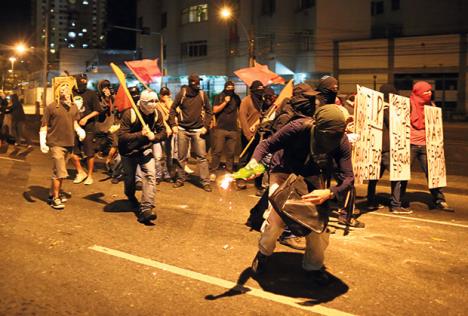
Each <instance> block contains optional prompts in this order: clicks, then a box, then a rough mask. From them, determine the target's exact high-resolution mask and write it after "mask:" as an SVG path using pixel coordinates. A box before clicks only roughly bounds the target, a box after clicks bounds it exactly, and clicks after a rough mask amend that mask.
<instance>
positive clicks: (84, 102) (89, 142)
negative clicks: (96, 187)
mask: <svg viewBox="0 0 468 316" xmlns="http://www.w3.org/2000/svg"><path fill="white" fill-rule="evenodd" d="M76 81H77V85H78V89H76V90H74V91H73V103H75V104H76V106H77V107H78V111H79V112H80V115H81V118H80V120H79V122H78V123H79V124H80V126H81V127H82V128H83V129H84V130H85V132H86V138H85V139H84V140H83V141H79V140H78V141H77V142H76V143H75V148H74V150H73V151H74V153H73V155H72V161H73V164H74V165H75V168H76V171H77V174H76V178H75V180H73V183H75V184H78V183H81V182H83V181H84V184H86V185H90V184H93V171H94V159H95V154H96V149H97V146H96V143H95V137H96V127H95V122H96V117H97V116H98V115H99V113H100V112H101V111H102V109H101V105H100V103H99V99H98V96H97V94H96V92H95V91H92V90H89V89H87V88H86V87H87V85H88V76H87V75H86V74H81V75H78V76H76ZM81 156H83V158H86V159H87V164H88V173H86V172H85V171H84V169H83V167H82V166H81V162H80V160H81Z"/></svg>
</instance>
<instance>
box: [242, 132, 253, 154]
mask: <svg viewBox="0 0 468 316" xmlns="http://www.w3.org/2000/svg"><path fill="white" fill-rule="evenodd" d="M254 138H255V135H254V136H252V138H251V139H250V140H249V142H248V143H247V145H246V146H245V148H244V150H242V152H241V154H240V155H239V158H242V156H244V155H245V152H246V151H247V149H249V147H250V145H252V143H253V141H254Z"/></svg>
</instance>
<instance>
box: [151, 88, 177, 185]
mask: <svg viewBox="0 0 468 316" xmlns="http://www.w3.org/2000/svg"><path fill="white" fill-rule="evenodd" d="M172 103H173V101H172V98H171V91H170V90H169V88H167V87H161V89H160V90H159V101H158V103H157V104H156V108H157V109H158V111H159V112H160V113H161V114H162V116H163V122H164V126H165V127H166V134H167V138H166V140H164V141H162V142H160V143H156V144H155V145H154V148H153V151H154V158H155V159H156V184H159V183H160V182H161V181H168V182H173V180H172V177H173V176H172V174H173V173H174V172H173V161H172V157H173V153H172V147H173V146H172V145H173V144H172V142H173V135H172V130H171V127H170V126H169V123H168V121H169V111H170V109H171V106H172Z"/></svg>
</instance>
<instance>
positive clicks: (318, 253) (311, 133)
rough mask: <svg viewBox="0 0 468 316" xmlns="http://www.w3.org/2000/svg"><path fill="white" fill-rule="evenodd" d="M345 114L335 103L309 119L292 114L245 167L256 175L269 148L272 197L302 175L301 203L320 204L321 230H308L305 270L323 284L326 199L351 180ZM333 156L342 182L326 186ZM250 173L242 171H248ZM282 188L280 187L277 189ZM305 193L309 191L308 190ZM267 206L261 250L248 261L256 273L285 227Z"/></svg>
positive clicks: (325, 279)
mask: <svg viewBox="0 0 468 316" xmlns="http://www.w3.org/2000/svg"><path fill="white" fill-rule="evenodd" d="M344 131H345V118H344V115H343V113H342V111H340V110H339V108H338V106H337V105H335V104H328V105H324V106H322V107H320V108H318V109H317V111H316V113H315V115H314V120H312V119H310V118H299V119H296V120H294V121H292V122H290V123H288V124H286V125H285V126H284V127H282V128H281V129H280V130H279V131H278V132H277V133H275V134H274V135H273V136H271V137H270V138H268V139H267V140H265V141H263V142H261V143H260V144H259V145H258V147H257V148H256V149H255V152H254V154H253V156H252V159H251V160H250V162H249V163H248V165H247V166H246V167H245V168H246V169H247V171H248V170H253V171H252V173H251V174H254V176H257V174H255V170H259V169H260V170H261V168H258V161H261V160H262V159H263V158H264V157H265V156H266V155H268V154H269V153H271V154H273V157H272V161H271V166H270V191H269V194H270V201H272V199H271V198H272V195H274V193H275V191H276V190H277V189H278V188H279V187H280V186H281V185H282V184H283V183H284V182H285V181H286V180H287V179H288V177H290V175H296V176H302V177H303V178H304V180H305V182H306V183H307V188H306V190H305V192H306V193H305V194H303V195H302V196H301V197H299V202H302V203H306V204H307V202H309V203H308V205H311V204H313V205H315V206H316V208H317V210H318V209H321V212H320V213H321V214H324V215H321V217H322V219H323V221H322V223H323V226H324V227H323V229H322V230H321V233H317V232H315V231H311V232H310V233H309V234H308V235H306V249H305V255H304V258H303V264H302V266H303V269H304V270H305V271H306V275H307V276H308V277H310V278H311V279H312V281H313V282H314V283H317V284H319V285H324V284H327V283H328V282H329V276H328V274H327V273H326V272H325V267H324V252H325V249H326V247H327V246H328V240H329V232H328V230H327V229H326V223H327V222H328V213H329V211H330V209H329V208H328V205H327V204H328V203H327V201H328V200H330V199H334V198H335V197H337V196H342V195H343V194H346V192H347V191H348V190H349V189H350V188H351V187H352V185H353V182H354V175H353V169H352V165H351V146H350V144H349V141H348V138H347V137H346V136H345V134H344ZM331 159H333V160H335V162H336V164H337V169H338V170H337V171H339V172H340V173H341V174H342V175H343V178H342V181H340V182H339V184H337V185H336V186H332V187H331V188H330V189H325V188H324V185H323V181H322V179H321V178H322V173H323V161H328V164H331V163H332V161H331ZM247 173H248V172H246V174H247ZM280 189H281V188H280ZM307 192H309V193H307ZM271 209H272V207H271V206H270V208H269V215H268V217H267V220H266V221H265V222H264V223H263V227H262V234H261V237H260V240H259V251H258V253H257V255H256V256H255V259H254V261H253V263H252V270H253V272H254V273H257V274H259V273H263V272H264V271H265V269H266V267H267V263H268V258H269V256H271V255H272V254H273V251H274V249H275V246H276V241H277V239H278V237H279V236H280V235H281V233H282V232H283V230H284V228H285V227H286V224H285V222H284V221H283V219H282V218H281V217H280V215H279V214H278V212H277V211H276V210H275V208H273V211H271Z"/></svg>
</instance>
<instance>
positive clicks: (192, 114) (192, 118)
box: [169, 74, 212, 192]
mask: <svg viewBox="0 0 468 316" xmlns="http://www.w3.org/2000/svg"><path fill="white" fill-rule="evenodd" d="M200 80H202V79H200V77H199V76H198V75H197V74H191V75H190V76H189V78H188V81H189V85H188V87H186V86H184V87H182V88H181V90H180V92H179V93H178V94H177V96H176V97H175V100H174V103H173V104H172V107H171V110H170V113H169V125H170V126H171V128H172V131H173V133H174V134H177V142H178V159H179V164H178V165H177V167H176V182H175V183H174V185H173V187H174V188H179V187H181V186H183V185H184V182H185V180H186V178H187V173H186V171H185V167H186V165H187V161H188V156H189V144H191V145H192V147H191V148H192V152H193V154H194V155H195V158H196V159H197V161H198V165H199V169H200V179H201V185H202V187H203V190H205V191H206V192H211V191H212V189H211V185H210V172H209V165H208V160H207V159H206V141H205V137H206V133H207V132H208V129H209V127H210V122H211V117H212V113H211V107H210V101H209V99H208V95H207V94H206V93H205V92H204V91H203V90H201V89H200ZM178 109H180V112H179V113H177V110H178ZM176 117H177V121H176Z"/></svg>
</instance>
